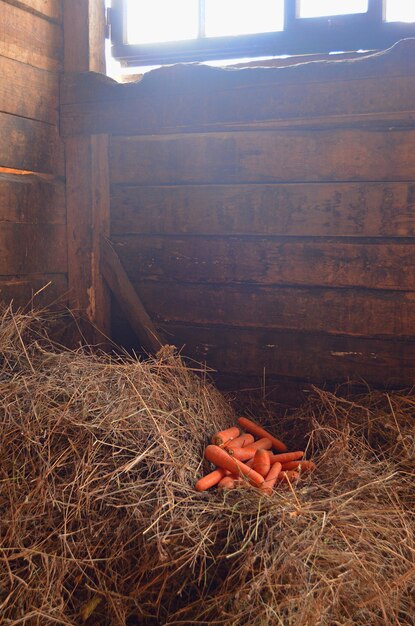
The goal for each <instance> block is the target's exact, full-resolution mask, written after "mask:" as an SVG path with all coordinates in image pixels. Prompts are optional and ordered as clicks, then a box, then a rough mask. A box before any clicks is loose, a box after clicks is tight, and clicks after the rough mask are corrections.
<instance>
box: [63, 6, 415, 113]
mask: <svg viewBox="0 0 415 626" xmlns="http://www.w3.org/2000/svg"><path fill="white" fill-rule="evenodd" d="M75 1H78V2H79V0H74V2H73V3H71V4H73V5H74V6H75ZM68 8H69V7H68ZM77 12H78V13H79V10H77ZM326 57H327V55H326ZM90 69H91V70H93V71H98V70H94V68H90ZM68 71H70V72H76V74H73V75H67V76H66V77H65V80H64V81H63V85H62V87H63V89H62V99H61V102H62V104H63V105H66V104H81V103H88V102H96V103H98V102H100V101H104V100H108V101H109V100H118V101H120V100H122V99H123V98H124V99H131V100H138V99H139V98H145V97H151V98H152V99H153V100H154V101H155V100H156V99H157V96H159V97H160V96H169V95H171V94H176V95H177V94H181V95H185V94H191V93H194V92H195V91H196V92H197V93H203V94H204V95H207V94H208V93H209V91H210V90H211V89H213V90H215V91H219V90H222V91H223V92H224V93H226V92H227V91H229V90H230V91H231V92H234V91H235V90H239V89H242V88H248V89H260V88H261V86H265V85H268V86H274V87H276V86H277V85H281V86H283V89H284V90H285V87H286V86H287V85H290V84H293V85H298V84H301V85H303V86H304V87H305V86H306V85H307V84H309V83H318V84H321V83H324V82H328V83H329V84H332V83H333V82H345V81H356V80H357V79H359V80H361V81H366V80H371V79H374V78H379V77H382V78H386V77H389V76H395V77H401V76H406V77H412V76H415V41H414V39H407V40H403V41H399V42H397V43H396V44H395V45H394V46H392V48H390V49H388V50H382V51H379V52H375V53H373V54H370V55H361V56H360V57H359V58H358V59H353V60H351V61H349V60H347V61H339V59H338V57H334V56H330V57H329V60H327V59H326V60H324V61H321V62H317V63H316V62H315V61H313V60H312V59H311V62H309V63H307V62H305V63H296V62H295V59H294V58H293V57H292V58H291V61H290V66H289V67H284V68H269V67H257V68H255V69H253V68H249V69H246V70H240V69H233V68H221V67H212V66H208V65H203V64H199V65H198V64H195V63H193V64H192V63H188V64H178V65H174V66H170V67H169V66H164V67H161V68H159V69H157V70H154V71H151V72H148V73H146V74H145V75H144V76H142V77H140V80H139V81H138V82H135V83H129V84H119V83H117V82H116V81H114V80H112V79H110V78H108V77H106V76H98V75H89V74H84V75H82V74H80V73H79V72H88V69H87V68H85V67H84V68H82V67H81V66H79V65H78V66H77V67H71V68H68ZM362 86H363V84H362ZM280 95H281V94H280ZM121 96H123V98H122V97H121ZM217 104H218V106H220V103H217ZM199 105H200V103H199ZM321 105H322V106H324V104H323V103H321ZM263 106H265V107H266V106H267V103H263ZM258 113H260V111H258Z"/></svg>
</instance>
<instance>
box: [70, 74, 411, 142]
mask: <svg viewBox="0 0 415 626" xmlns="http://www.w3.org/2000/svg"><path fill="white" fill-rule="evenodd" d="M170 71H171V72H175V73H176V74H179V76H178V79H179V80H178V83H179V84H178V85H176V84H175V83H173V85H171V83H170V81H168V82H166V83H165V86H164V90H163V87H162V85H161V84H160V85H158V87H159V89H158V92H157V93H154V92H155V89H150V88H149V87H148V83H147V82H146V77H145V78H144V79H143V80H142V82H140V83H138V84H127V85H120V84H118V83H113V84H111V83H109V82H105V81H104V80H102V79H101V78H97V77H95V75H90V76H89V77H88V78H89V81H90V84H89V89H90V94H89V101H86V102H80V103H78V102H76V103H73V104H70V103H69V104H64V105H63V107H62V132H63V134H64V135H71V134H85V133H96V132H109V133H112V134H115V135H117V134H119V135H121V134H123V135H152V134H161V133H165V134H168V133H178V132H216V131H232V130H238V129H239V130H242V129H253V130H256V129H261V128H266V129H271V128H279V127H289V126H290V125H291V126H297V125H301V126H305V127H307V126H309V127H313V126H315V127H325V126H328V125H331V126H336V125H337V126H340V125H341V126H353V125H359V126H363V127H364V126H366V125H368V126H370V125H371V124H372V125H376V126H377V127H381V126H383V127H385V128H387V127H388V126H392V125H394V126H396V125H399V124H401V125H408V124H411V123H412V124H413V123H414V120H415V104H414V101H415V76H399V77H385V76H383V75H382V74H379V75H378V76H375V77H373V78H366V79H364V80H363V79H355V80H344V81H342V82H340V81H336V80H331V81H327V79H325V78H324V75H323V76H322V77H321V81H320V82H319V83H314V82H311V83H307V80H305V81H301V80H297V82H295V83H284V82H282V83H281V82H280V81H278V76H276V77H275V80H274V82H271V81H269V82H267V83H265V84H256V83H257V82H258V81H256V80H255V77H256V74H257V73H260V74H263V72H264V70H263V69H254V70H252V69H251V70H239V71H240V72H242V74H243V73H244V72H246V71H247V72H248V75H247V79H246V82H247V83H248V80H249V78H251V83H248V84H242V85H238V84H236V85H235V86H232V83H233V82H234V81H232V78H233V76H232V74H231V72H230V70H220V71H222V72H225V73H226V72H227V76H229V77H230V78H229V84H223V83H222V82H221V83H220V84H217V81H215V80H209V79H210V78H211V77H210V75H209V72H208V73H207V76H206V79H207V80H206V81H205V82H204V83H203V84H199V77H198V75H197V74H196V72H200V73H202V74H204V73H205V72H206V69H205V67H204V66H200V67H199V68H198V67H197V66H196V69H194V70H192V76H191V77H189V78H190V79H191V83H192V84H193V89H192V91H190V92H187V91H185V92H184V93H182V92H181V84H180V82H181V81H180V78H181V76H180V73H181V72H183V70H182V69H180V68H179V67H173V68H170ZM194 74H196V75H194ZM272 74H275V72H273V71H272V70H271V75H272ZM165 78H166V77H165ZM213 78H215V75H213ZM193 79H195V83H196V84H194V83H193ZM66 80H67V81H69V80H71V77H68V78H67V79H66ZM72 80H73V81H75V80H76V77H74V78H72ZM77 80H78V81H79V83H81V80H84V79H82V78H78V79H77ZM148 80H149V82H150V79H148ZM95 87H96V88H97V89H94V88H95ZM77 88H78V84H77V83H75V82H73V86H72V88H71V89H72V93H67V98H69V99H76V93H75V91H76V89H77ZM79 89H80V91H82V94H81V96H80V97H83V98H85V99H86V98H87V97H88V96H87V94H86V93H85V91H86V86H84V85H83V84H80V85H79ZM111 89H112V91H111ZM65 91H66V92H69V86H67V87H66V90H64V92H65ZM100 92H103V93H102V95H103V97H100V96H99V93H100Z"/></svg>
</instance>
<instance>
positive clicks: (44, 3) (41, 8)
mask: <svg viewBox="0 0 415 626" xmlns="http://www.w3.org/2000/svg"><path fill="white" fill-rule="evenodd" d="M62 1H63V0H3V2H7V3H8V4H12V5H13V6H16V7H18V8H21V9H24V10H26V11H29V12H31V13H34V14H37V15H40V16H41V17H46V18H48V19H50V20H52V21H54V22H58V23H61V22H62V14H63V9H62Z"/></svg>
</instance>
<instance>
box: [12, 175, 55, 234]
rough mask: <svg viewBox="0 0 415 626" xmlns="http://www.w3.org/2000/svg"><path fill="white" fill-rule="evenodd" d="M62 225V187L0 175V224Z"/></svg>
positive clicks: (32, 177)
mask: <svg viewBox="0 0 415 626" xmlns="http://www.w3.org/2000/svg"><path fill="white" fill-rule="evenodd" d="M1 222H13V223H16V224H17V223H19V224H65V223H66V206H65V185H64V183H63V182H62V181H58V180H53V181H50V180H45V179H43V178H40V177H39V176H28V175H25V176H15V175H13V174H1V173H0V223H1Z"/></svg>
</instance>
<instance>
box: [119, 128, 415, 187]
mask: <svg viewBox="0 0 415 626" xmlns="http://www.w3.org/2000/svg"><path fill="white" fill-rule="evenodd" d="M414 155H415V131H414V130H407V131H399V130H388V131H383V132H382V131H367V130H360V131H359V130H332V131H327V130H322V131H314V132H305V131H303V132H300V131H269V132H237V133H210V134H194V135H164V136H147V137H114V138H113V139H112V142H111V154H110V163H111V165H110V171H111V177H112V182H113V183H134V184H137V185H170V184H178V183H181V184H199V183H241V182H243V183H259V182H264V183H271V182H279V181H282V182H294V181H295V182H313V181H315V182H323V181H382V180H387V181H413V180H414V171H415V157H414Z"/></svg>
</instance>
